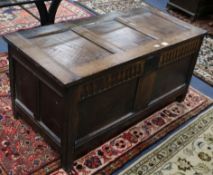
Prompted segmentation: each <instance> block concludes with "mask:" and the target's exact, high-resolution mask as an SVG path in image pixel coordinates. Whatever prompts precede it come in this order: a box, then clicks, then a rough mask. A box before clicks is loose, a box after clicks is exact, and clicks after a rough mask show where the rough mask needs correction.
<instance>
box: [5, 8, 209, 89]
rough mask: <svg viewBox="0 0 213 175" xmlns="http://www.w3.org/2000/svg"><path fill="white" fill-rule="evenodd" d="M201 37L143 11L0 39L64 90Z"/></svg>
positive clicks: (186, 26) (192, 29) (181, 24)
mask: <svg viewBox="0 0 213 175" xmlns="http://www.w3.org/2000/svg"><path fill="white" fill-rule="evenodd" d="M204 33H205V31H203V30H201V29H198V28H196V27H193V26H191V25H189V24H187V23H184V22H182V21H180V20H178V19H176V18H173V17H171V16H169V15H168V14H165V13H163V12H161V11H159V10H157V9H154V8H152V7H149V6H147V5H144V7H143V8H141V9H137V10H134V11H131V12H129V13H127V14H119V13H118V14H111V15H107V16H104V17H95V18H93V19H90V20H86V21H82V20H81V21H76V22H73V23H64V24H56V25H51V26H47V27H40V28H37V29H32V30H29V31H25V32H19V33H13V34H9V35H7V36H5V39H6V40H7V41H8V42H9V43H10V44H11V45H13V46H15V47H17V48H18V49H20V50H21V51H22V52H23V53H24V54H26V55H27V56H28V57H29V59H31V61H33V62H34V63H35V64H37V65H39V66H40V67H41V68H43V69H44V70H46V71H47V72H49V73H50V74H51V76H53V77H54V78H55V79H57V80H58V82H60V83H61V84H62V85H65V86H68V85H71V84H72V83H74V82H76V81H77V80H81V79H83V78H85V77H88V76H90V75H94V74H96V73H99V72H101V71H104V70H106V69H109V68H111V67H114V66H117V65H120V64H123V63H125V62H128V61H131V60H133V59H136V58H139V57H142V56H144V55H146V54H148V53H150V52H155V51H157V50H159V49H162V48H165V47H168V46H171V45H174V44H176V43H178V42H182V41H184V40H187V39H190V38H192V37H196V36H199V35H203V34H204Z"/></svg>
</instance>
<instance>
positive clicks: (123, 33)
mask: <svg viewBox="0 0 213 175" xmlns="http://www.w3.org/2000/svg"><path fill="white" fill-rule="evenodd" d="M84 27H85V28H87V29H88V30H90V31H92V32H94V33H95V34H97V35H99V36H100V37H102V38H103V39H104V40H106V41H109V42H111V43H113V44H114V45H116V46H118V47H119V48H122V49H124V50H128V49H132V48H135V47H137V46H139V45H141V44H143V43H145V42H148V41H151V40H153V38H151V37H150V36H148V35H146V34H144V33H142V32H138V31H137V30H135V29H133V28H130V27H128V26H125V25H124V24H122V23H119V22H118V21H116V20H114V21H110V22H108V21H107V22H104V23H100V24H97V25H96V24H92V25H87V26H84Z"/></svg>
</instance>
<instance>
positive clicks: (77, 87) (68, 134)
mask: <svg viewBox="0 0 213 175" xmlns="http://www.w3.org/2000/svg"><path fill="white" fill-rule="evenodd" d="M204 34H205V31H203V30H201V29H199V28H196V27H193V26H191V25H190V24H187V23H184V22H182V21H180V20H178V19H176V18H173V17H170V16H169V15H168V14H165V13H162V12H160V11H158V10H156V9H153V8H151V7H149V6H144V7H143V8H142V9H138V10H134V11H131V12H129V13H126V14H112V15H107V16H102V17H95V18H93V19H89V20H81V21H76V22H74V23H65V24H56V25H52V26H47V27H42V28H36V29H33V30H31V31H25V32H19V33H13V34H9V35H7V36H5V39H6V41H7V42H8V44H9V60H10V78H11V92H12V102H13V109H14V113H18V114H20V117H21V118H23V119H25V120H26V121H28V122H29V123H30V124H31V125H32V126H34V127H35V129H38V130H39V132H41V133H43V135H44V137H45V138H46V139H47V140H48V141H49V142H50V144H51V145H52V146H53V147H54V148H56V149H57V150H58V151H60V152H61V156H62V166H63V167H64V168H65V169H66V170H70V168H71V166H72V162H73V160H75V159H77V158H78V157H80V156H82V155H84V154H85V153H87V152H88V151H90V150H91V149H94V148H95V147H97V146H98V145H100V144H102V143H104V142H105V141H106V140H108V139H110V138H112V137H113V136H115V135H116V134H118V133H119V132H121V131H123V130H124V129H126V128H127V127H129V126H131V125H133V124H134V123H136V122H138V121H140V120H142V119H144V118H145V117H147V116H148V115H150V114H151V113H153V112H154V111H156V110H157V109H159V108H162V107H163V106H165V105H167V104H168V103H170V102H172V101H174V100H176V99H177V100H180V99H181V100H182V99H183V97H184V96H185V95H186V92H187V90H188V86H189V83H190V80H191V76H192V71H193V68H194V65H195V62H196V59H197V55H198V51H199V48H200V45H201V42H202V39H203V36H204ZM85 145H86V146H85Z"/></svg>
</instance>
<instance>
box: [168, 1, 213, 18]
mask: <svg viewBox="0 0 213 175" xmlns="http://www.w3.org/2000/svg"><path fill="white" fill-rule="evenodd" d="M167 6H168V7H169V8H177V9H179V10H181V11H183V12H186V13H187V14H189V15H191V16H193V17H194V19H195V18H196V17H199V16H202V15H208V14H213V1H212V0H191V1H183V0H169V2H168V4H167Z"/></svg>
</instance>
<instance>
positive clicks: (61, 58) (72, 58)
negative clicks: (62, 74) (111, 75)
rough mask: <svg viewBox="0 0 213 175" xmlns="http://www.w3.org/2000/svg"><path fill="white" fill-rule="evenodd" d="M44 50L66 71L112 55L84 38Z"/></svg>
mask: <svg viewBox="0 0 213 175" xmlns="http://www.w3.org/2000/svg"><path fill="white" fill-rule="evenodd" d="M42 50H43V52H45V53H47V54H48V55H50V56H51V57H52V58H53V59H54V60H55V61H56V62H57V63H58V64H61V65H63V66H64V67H65V68H66V69H71V67H73V66H78V65H81V64H86V63H88V62H90V61H94V60H97V59H100V58H104V57H106V56H108V55H110V53H109V52H108V51H107V50H105V49H103V48H100V47H99V46H97V45H96V44H93V43H91V42H90V41H88V40H86V39H85V38H82V37H77V38H73V39H72V40H70V41H68V42H66V43H61V44H58V45H55V46H51V47H46V48H42Z"/></svg>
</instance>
